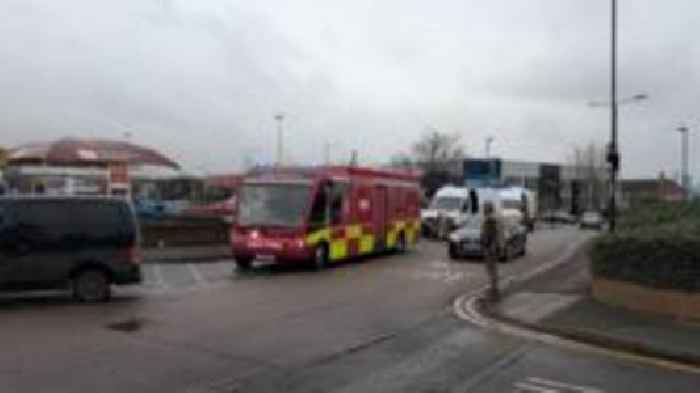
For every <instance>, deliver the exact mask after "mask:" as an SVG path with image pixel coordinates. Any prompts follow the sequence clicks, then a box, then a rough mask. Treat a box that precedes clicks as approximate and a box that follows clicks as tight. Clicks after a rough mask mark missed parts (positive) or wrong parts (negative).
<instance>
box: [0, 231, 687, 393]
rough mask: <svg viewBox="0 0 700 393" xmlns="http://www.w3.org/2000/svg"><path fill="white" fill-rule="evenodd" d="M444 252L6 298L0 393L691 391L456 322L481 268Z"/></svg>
mask: <svg viewBox="0 0 700 393" xmlns="http://www.w3.org/2000/svg"><path fill="white" fill-rule="evenodd" d="M585 236H586V235H585V234H582V233H581V232H579V231H577V230H575V229H559V230H553V231H552V230H542V231H538V232H537V233H536V234H535V235H534V236H533V237H532V238H531V240H530V245H529V250H528V255H527V257H525V258H524V259H519V260H517V261H515V262H511V263H508V264H505V265H502V268H503V272H504V274H505V275H518V274H521V273H525V272H528V271H531V270H532V269H536V268H537V267H538V266H541V265H542V264H544V263H547V262H548V261H551V260H553V259H555V258H557V256H558V255H560V254H561V253H562V252H563V251H564V250H566V249H567V248H570V247H572V246H574V245H575V244H577V242H579V241H581V239H583V238H584V237H585ZM445 255H446V252H445V247H444V245H443V244H441V243H438V242H432V241H424V242H422V243H421V245H420V246H419V247H418V249H416V250H414V251H412V252H411V253H409V254H407V255H392V256H384V257H378V258H372V259H368V260H365V261H360V262H354V263H346V264H342V265H339V266H336V267H334V268H331V269H328V270H326V271H323V272H314V271H312V270H307V269H290V268H278V267H268V266H263V267H259V268H257V269H255V270H254V271H253V272H251V273H246V274H240V273H237V272H235V271H234V269H233V265H232V264H231V263H230V261H220V262H215V263H207V264H189V265H188V264H185V265H175V264H168V265H146V266H144V276H145V282H144V284H143V285H141V286H138V287H131V288H119V289H118V290H117V296H116V298H115V301H113V302H112V303H110V304H105V305H80V304H74V303H73V302H72V301H71V300H70V299H69V298H68V297H66V296H64V295H54V294H51V295H44V294H41V295H31V296H29V295H16V294H10V295H3V296H2V297H0V320H1V321H2V323H3V326H2V327H1V328H0V329H1V333H2V334H0V348H2V350H1V351H0V382H1V383H2V386H3V387H4V388H3V389H2V391H3V392H4V391H8V392H38V391H58V392H86V391H93V392H233V391H236V392H238V391H240V392H247V391H250V392H262V391H275V392H280V391H298V392H307V391H319V392H325V391H346V392H353V391H357V392H360V391H363V392H364V391H378V392H379V391H409V392H414V391H475V392H491V391H493V392H510V391H523V392H525V391H540V392H557V391H564V392H568V391H579V392H584V393H585V392H594V391H596V390H580V389H579V390H561V389H563V388H572V387H584V388H591V387H592V388H595V389H600V391H605V392H614V391H625V390H630V389H631V388H632V387H636V388H635V389H633V390H630V391H638V392H643V391H679V392H686V391H687V392H691V391H697V390H693V387H696V386H698V385H697V384H698V383H700V379H699V378H698V376H697V375H692V374H686V373H678V372H673V371H668V370H663V369H656V368H650V367H641V366H638V365H636V364H628V363H623V362H621V361H619V360H612V359H607V358H604V357H600V356H593V355H589V354H581V353H576V352H571V351H563V350H559V349H557V348H553V347H547V346H543V345H540V344H535V343H529V342H527V341H524V340H521V339H515V338H510V337H505V336H501V335H498V334H494V333H490V332H487V331H483V330H479V329H477V328H473V327H470V326H469V325H467V324H465V322H462V321H459V320H457V319H456V318H455V317H454V316H453V315H452V312H451V308H450V306H451V303H452V301H453V300H454V298H455V297H456V296H458V295H460V294H461V293H464V292H466V291H470V290H475V289H477V288H479V287H481V286H483V285H484V283H485V282H486V280H485V277H484V271H483V266H482V265H481V264H480V263H478V261H465V262H452V261H449V260H448V259H447V258H446V256H445ZM533 378H534V379H533ZM654 381H660V382H658V383H657V384H656V385H655V382H654ZM664 381H665V383H664ZM693 382H694V383H695V385H693ZM547 383H549V385H547ZM557 383H559V384H560V385H558V386H559V387H557V386H555V384H557ZM567 384H568V385H567ZM533 386H534V387H533ZM547 386H549V387H548V388H547ZM660 386H664V387H666V389H665V390H658V389H656V390H655V388H656V387H660ZM668 388H673V389H671V390H668ZM517 389H520V390H517ZM527 389H530V390H527ZM533 389H534V390H533ZM536 389H540V390H536ZM547 389H549V390H547ZM674 389H675V390H674Z"/></svg>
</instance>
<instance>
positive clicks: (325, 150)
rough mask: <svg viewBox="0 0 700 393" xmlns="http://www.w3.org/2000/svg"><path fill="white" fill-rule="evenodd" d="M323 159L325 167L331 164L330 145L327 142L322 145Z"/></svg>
mask: <svg viewBox="0 0 700 393" xmlns="http://www.w3.org/2000/svg"><path fill="white" fill-rule="evenodd" d="M323 157H324V161H325V163H326V165H330V164H331V143H330V142H329V141H327V140H326V141H325V142H324V144H323Z"/></svg>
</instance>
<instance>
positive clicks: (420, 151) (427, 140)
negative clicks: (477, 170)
mask: <svg viewBox="0 0 700 393" xmlns="http://www.w3.org/2000/svg"><path fill="white" fill-rule="evenodd" d="M461 139H462V138H461V135H459V134H457V133H454V134H447V133H442V132H440V131H438V130H436V129H430V130H429V131H428V132H426V133H425V134H423V136H421V139H420V140H419V141H418V142H416V143H415V144H414V145H413V156H414V159H415V161H416V163H417V164H418V165H419V166H421V167H422V168H423V170H425V171H426V172H427V171H434V170H445V169H446V168H445V165H446V164H447V163H449V162H450V161H454V160H461V159H462V158H464V147H463V146H462V144H461Z"/></svg>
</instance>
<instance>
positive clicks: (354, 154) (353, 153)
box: [350, 149, 357, 166]
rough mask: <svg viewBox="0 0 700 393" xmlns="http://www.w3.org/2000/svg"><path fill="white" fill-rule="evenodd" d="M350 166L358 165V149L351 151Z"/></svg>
mask: <svg viewBox="0 0 700 393" xmlns="http://www.w3.org/2000/svg"><path fill="white" fill-rule="evenodd" d="M350 166H357V149H352V151H351V152H350Z"/></svg>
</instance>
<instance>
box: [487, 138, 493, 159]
mask: <svg viewBox="0 0 700 393" xmlns="http://www.w3.org/2000/svg"><path fill="white" fill-rule="evenodd" d="M491 143H493V137H492V136H489V137H487V138H486V151H485V153H486V158H491Z"/></svg>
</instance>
